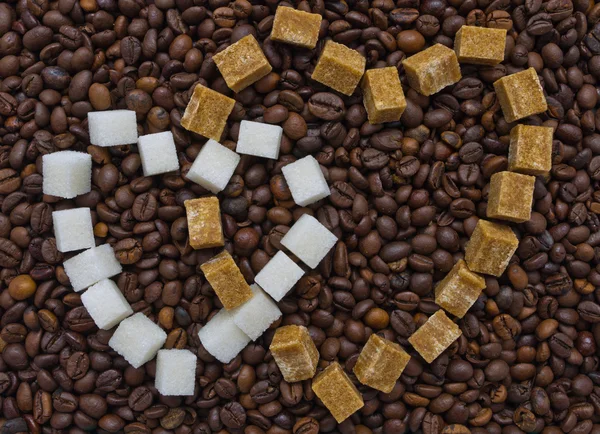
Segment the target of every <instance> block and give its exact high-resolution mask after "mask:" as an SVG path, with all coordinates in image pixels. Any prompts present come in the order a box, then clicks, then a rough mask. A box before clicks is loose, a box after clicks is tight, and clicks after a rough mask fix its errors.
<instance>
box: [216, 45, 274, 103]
mask: <svg viewBox="0 0 600 434" xmlns="http://www.w3.org/2000/svg"><path fill="white" fill-rule="evenodd" d="M213 60H214V61H215V63H216V64H217V68H219V71H220V72H221V75H222V76H223V78H224V79H225V83H227V86H229V88H230V89H231V90H233V91H234V92H240V91H241V90H243V89H245V88H247V87H248V86H250V85H251V84H252V83H254V82H256V81H258V80H260V79H261V78H263V77H264V76H265V75H267V74H268V73H269V72H271V69H273V68H271V64H270V63H269V61H268V60H267V58H266V57H265V54H264V53H263V51H262V49H261V48H260V45H258V42H257V41H256V39H255V38H254V36H252V35H248V36H244V37H243V38H242V39H240V40H239V41H237V42H236V43H235V44H232V45H230V46H229V47H227V48H226V49H225V50H223V51H221V52H220V53H217V54H215V55H214V56H213Z"/></svg>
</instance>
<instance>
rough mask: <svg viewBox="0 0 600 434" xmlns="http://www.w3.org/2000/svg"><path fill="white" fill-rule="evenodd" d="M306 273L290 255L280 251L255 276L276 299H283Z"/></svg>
mask: <svg viewBox="0 0 600 434" xmlns="http://www.w3.org/2000/svg"><path fill="white" fill-rule="evenodd" d="M303 275H304V270H302V268H300V267H299V266H298V265H297V264H296V263H295V262H294V261H292V260H291V259H290V258H289V256H288V255H286V254H285V253H283V252H282V251H279V252H277V253H276V254H275V256H273V258H271V260H270V261H269V262H267V265H265V266H264V267H263V269H262V270H260V272H259V273H258V274H257V275H256V277H255V278H254V280H255V282H256V283H258V284H259V285H260V287H261V288H262V289H264V290H265V291H266V292H267V293H268V294H269V295H270V296H271V297H273V299H274V300H275V301H279V300H281V299H282V298H283V297H285V295H286V294H287V293H288V292H289V290H290V289H292V287H293V286H294V285H295V284H296V282H298V280H300V278H301V277H302V276H303Z"/></svg>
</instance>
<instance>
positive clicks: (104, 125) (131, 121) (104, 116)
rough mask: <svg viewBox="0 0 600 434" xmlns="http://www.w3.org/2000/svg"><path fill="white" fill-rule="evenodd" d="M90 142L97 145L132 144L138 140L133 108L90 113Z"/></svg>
mask: <svg viewBox="0 0 600 434" xmlns="http://www.w3.org/2000/svg"><path fill="white" fill-rule="evenodd" d="M88 128H89V130H90V143H91V144H92V145H96V146H104V147H106V146H117V145H130V144H132V143H135V142H137V139H138V129H137V121H136V119H135V112H134V111H133V110H109V111H104V112H90V113H88Z"/></svg>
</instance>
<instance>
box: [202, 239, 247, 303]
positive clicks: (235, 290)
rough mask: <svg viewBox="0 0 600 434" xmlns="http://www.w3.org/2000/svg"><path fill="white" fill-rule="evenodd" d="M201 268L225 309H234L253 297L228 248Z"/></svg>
mask: <svg viewBox="0 0 600 434" xmlns="http://www.w3.org/2000/svg"><path fill="white" fill-rule="evenodd" d="M200 269H201V270H202V272H203V273H204V277H206V280H208V283H210V286H211V287H212V289H213V290H214V291H215V294H217V297H219V300H221V304H223V307H224V308H225V309H227V310H229V309H234V308H236V307H238V306H240V305H242V304H244V303H245V302H247V301H248V300H250V299H251V298H252V290H251V289H250V286H249V285H248V284H247V283H246V280H245V279H244V276H242V272H241V271H240V269H239V268H238V266H237V265H236V264H235V261H234V260H233V258H232V257H231V255H230V254H229V252H228V251H227V250H223V252H221V253H219V254H218V255H217V256H215V257H213V258H212V259H210V260H209V261H207V262H205V263H204V264H202V265H201V266H200Z"/></svg>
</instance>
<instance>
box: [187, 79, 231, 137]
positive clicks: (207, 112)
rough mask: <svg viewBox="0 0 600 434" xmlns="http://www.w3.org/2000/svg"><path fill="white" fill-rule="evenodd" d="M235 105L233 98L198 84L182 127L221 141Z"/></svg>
mask: <svg viewBox="0 0 600 434" xmlns="http://www.w3.org/2000/svg"><path fill="white" fill-rule="evenodd" d="M234 105H235V101H234V100H232V99H231V98H229V97H226V96H225V95H223V94H220V93H219V92H217V91H214V90H212V89H209V88H207V87H204V86H201V85H199V84H198V85H196V87H195V88H194V93H193V94H192V97H191V98H190V102H189V103H188V105H187V107H186V108H185V113H184V114H183V117H182V118H181V126H182V127H183V128H185V129H186V130H189V131H193V132H194V133H197V134H201V135H203V136H204V137H208V138H209V139H213V140H216V141H219V140H220V139H221V135H222V134H223V129H224V128H225V124H226V123H227V118H228V117H229V114H230V113H231V111H232V110H233V106H234Z"/></svg>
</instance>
